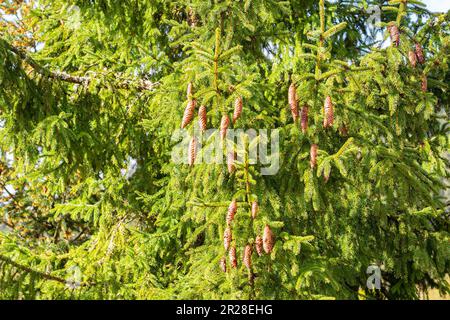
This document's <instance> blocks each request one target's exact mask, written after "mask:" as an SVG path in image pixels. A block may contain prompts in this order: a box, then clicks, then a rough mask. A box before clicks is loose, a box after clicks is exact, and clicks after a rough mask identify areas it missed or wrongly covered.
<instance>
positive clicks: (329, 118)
mask: <svg viewBox="0 0 450 320" xmlns="http://www.w3.org/2000/svg"><path fill="white" fill-rule="evenodd" d="M323 110H324V117H323V127H324V128H328V127H332V126H333V122H334V111H333V102H332V101H331V97H330V96H327V97H326V99H325V104H324V106H323Z"/></svg>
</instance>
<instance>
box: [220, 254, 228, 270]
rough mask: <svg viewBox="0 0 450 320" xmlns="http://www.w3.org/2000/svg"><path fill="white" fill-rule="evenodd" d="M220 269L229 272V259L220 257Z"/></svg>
mask: <svg viewBox="0 0 450 320" xmlns="http://www.w3.org/2000/svg"><path fill="white" fill-rule="evenodd" d="M219 264H220V269H222V271H223V272H227V259H226V258H225V257H222V258H221V259H220V262H219Z"/></svg>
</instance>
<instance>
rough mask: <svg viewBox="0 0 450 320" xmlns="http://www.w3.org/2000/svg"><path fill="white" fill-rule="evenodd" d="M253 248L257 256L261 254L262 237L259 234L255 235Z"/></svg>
mask: <svg viewBox="0 0 450 320" xmlns="http://www.w3.org/2000/svg"><path fill="white" fill-rule="evenodd" d="M255 248H256V252H257V253H258V256H261V255H262V254H263V239H262V238H261V237H260V236H256V239H255Z"/></svg>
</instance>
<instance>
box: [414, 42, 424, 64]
mask: <svg viewBox="0 0 450 320" xmlns="http://www.w3.org/2000/svg"><path fill="white" fill-rule="evenodd" d="M416 56H417V60H418V61H419V63H420V64H424V63H425V55H424V54H423V49H422V46H421V45H420V43H416Z"/></svg>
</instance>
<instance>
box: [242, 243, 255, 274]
mask: <svg viewBox="0 0 450 320" xmlns="http://www.w3.org/2000/svg"><path fill="white" fill-rule="evenodd" d="M252 251H253V249H252V246H251V245H249V244H247V245H246V246H245V249H244V258H243V259H242V260H243V262H244V266H246V267H247V269H251V267H252Z"/></svg>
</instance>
